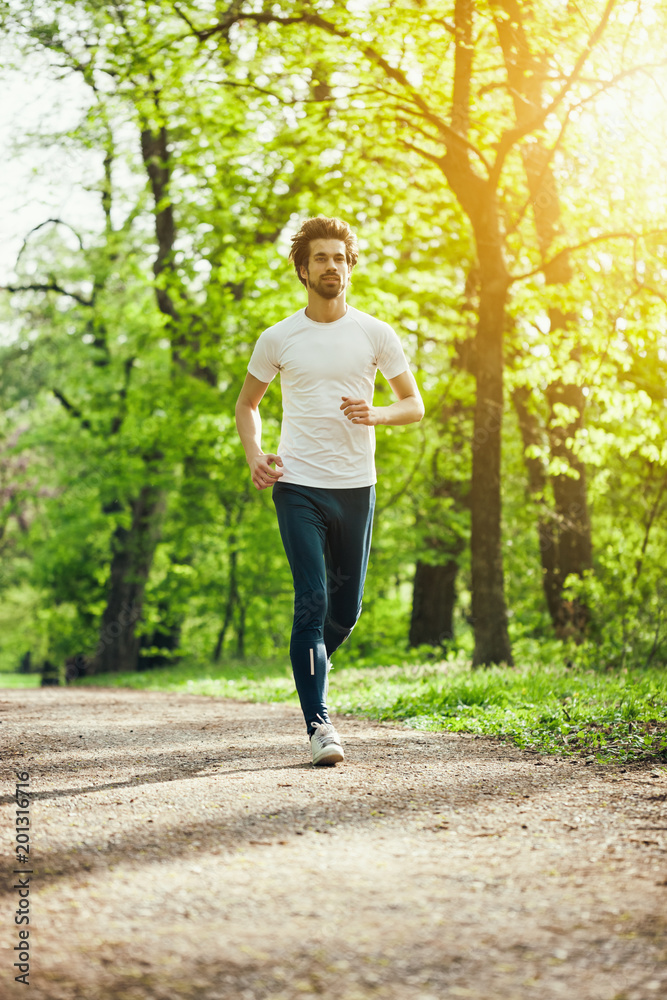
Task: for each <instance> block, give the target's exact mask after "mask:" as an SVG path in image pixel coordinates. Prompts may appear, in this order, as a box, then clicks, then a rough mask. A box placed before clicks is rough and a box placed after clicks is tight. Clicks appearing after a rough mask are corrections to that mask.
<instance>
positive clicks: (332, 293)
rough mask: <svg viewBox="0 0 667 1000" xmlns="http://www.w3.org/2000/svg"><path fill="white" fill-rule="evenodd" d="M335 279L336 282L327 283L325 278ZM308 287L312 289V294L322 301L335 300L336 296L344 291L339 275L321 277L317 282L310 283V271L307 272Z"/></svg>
mask: <svg viewBox="0 0 667 1000" xmlns="http://www.w3.org/2000/svg"><path fill="white" fill-rule="evenodd" d="M334 277H335V278H336V279H337V280H336V281H331V282H327V281H325V280H324V279H325V278H334ZM308 287H309V288H312V289H313V291H314V292H317V294H318V295H319V296H320V297H321V298H323V299H337V298H338V296H339V295H340V294H341V292H343V291H344V290H345V286H344V285H343V282H342V281H341V280H340V277H339V275H337V274H336V275H334V274H331V275H324V274H323V275H322V277H321V278H320V279H319V281H316V282H312V281H311V280H310V271H308Z"/></svg>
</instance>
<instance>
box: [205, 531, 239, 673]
mask: <svg viewBox="0 0 667 1000" xmlns="http://www.w3.org/2000/svg"><path fill="white" fill-rule="evenodd" d="M235 545H236V540H235V539H234V540H233V541H232V549H231V551H230V553H229V587H228V590H227V604H226V606H225V619H224V621H223V623H222V627H221V628H220V631H219V632H218V638H217V640H216V643H215V649H214V650H213V655H212V657H211V660H212V661H213V663H219V661H220V657H221V655H222V647H223V645H224V642H225V636H226V635H227V629H228V628H229V626H230V625H231V623H232V619H233V617H234V608H235V607H236V605H237V604H238V603H239V592H238V586H237V582H236V565H237V557H238V550H237V549H236V548H235Z"/></svg>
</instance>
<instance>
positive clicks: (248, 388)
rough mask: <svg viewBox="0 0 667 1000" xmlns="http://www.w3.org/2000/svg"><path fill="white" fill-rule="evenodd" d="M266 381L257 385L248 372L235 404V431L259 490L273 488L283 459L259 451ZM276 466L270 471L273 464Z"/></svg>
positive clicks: (253, 377)
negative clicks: (261, 408)
mask: <svg viewBox="0 0 667 1000" xmlns="http://www.w3.org/2000/svg"><path fill="white" fill-rule="evenodd" d="M268 385H269V383H268V382H260V380H259V379H258V378H255V376H254V375H251V374H250V373H248V374H247V375H246V378H245V382H244V383H243V388H242V389H241V392H240V393H239V398H238V399H237V401H236V429H237V430H238V432H239V437H240V438H241V444H242V445H243V450H244V451H245V457H246V459H247V462H248V465H249V466H250V475H251V476H252V481H253V483H254V484H255V486H256V487H257V489H258V490H265V489H266V488H267V486H273V484H274V483H275V482H277V481H278V479H280V477H281V476H282V474H283V473H282V472H281V471H280V468H278V466H282V464H283V460H282V458H280V456H279V455H265V454H264V452H263V451H262V419H261V417H260V415H259V404H260V403H261V401H262V397H263V396H264V393H265V392H266V390H267V388H268ZM274 464H275V465H276V468H275V469H272V468H271V466H272V465H274Z"/></svg>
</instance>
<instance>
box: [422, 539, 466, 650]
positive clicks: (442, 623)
mask: <svg viewBox="0 0 667 1000" xmlns="http://www.w3.org/2000/svg"><path fill="white" fill-rule="evenodd" d="M458 571H459V566H458V562H457V561H456V559H450V560H449V561H448V562H447V563H445V564H444V565H431V564H430V563H425V562H422V561H421V559H419V560H417V567H416V570H415V579H414V584H413V591H412V618H411V621H410V645H411V646H421V645H427V646H444V645H445V644H446V643H447V642H448V641H450V640H451V639H453V638H454V605H455V603H456V577H457V574H458Z"/></svg>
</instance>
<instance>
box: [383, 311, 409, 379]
mask: <svg viewBox="0 0 667 1000" xmlns="http://www.w3.org/2000/svg"><path fill="white" fill-rule="evenodd" d="M376 361H377V366H378V368H379V369H380V371H381V372H382V374H383V375H384V377H385V378H386V379H390V378H396V376H397V375H401V374H402V373H403V372H404V371H407V370H408V362H407V358H406V357H405V354H404V352H403V348H402V346H401V342H400V340H399V339H398V336H397V334H396V332H395V331H394V330H393V329H392V328H391V327H390V326H389V324H388V323H383V324H382V327H381V329H380V335H379V337H378V346H377V357H376Z"/></svg>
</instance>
